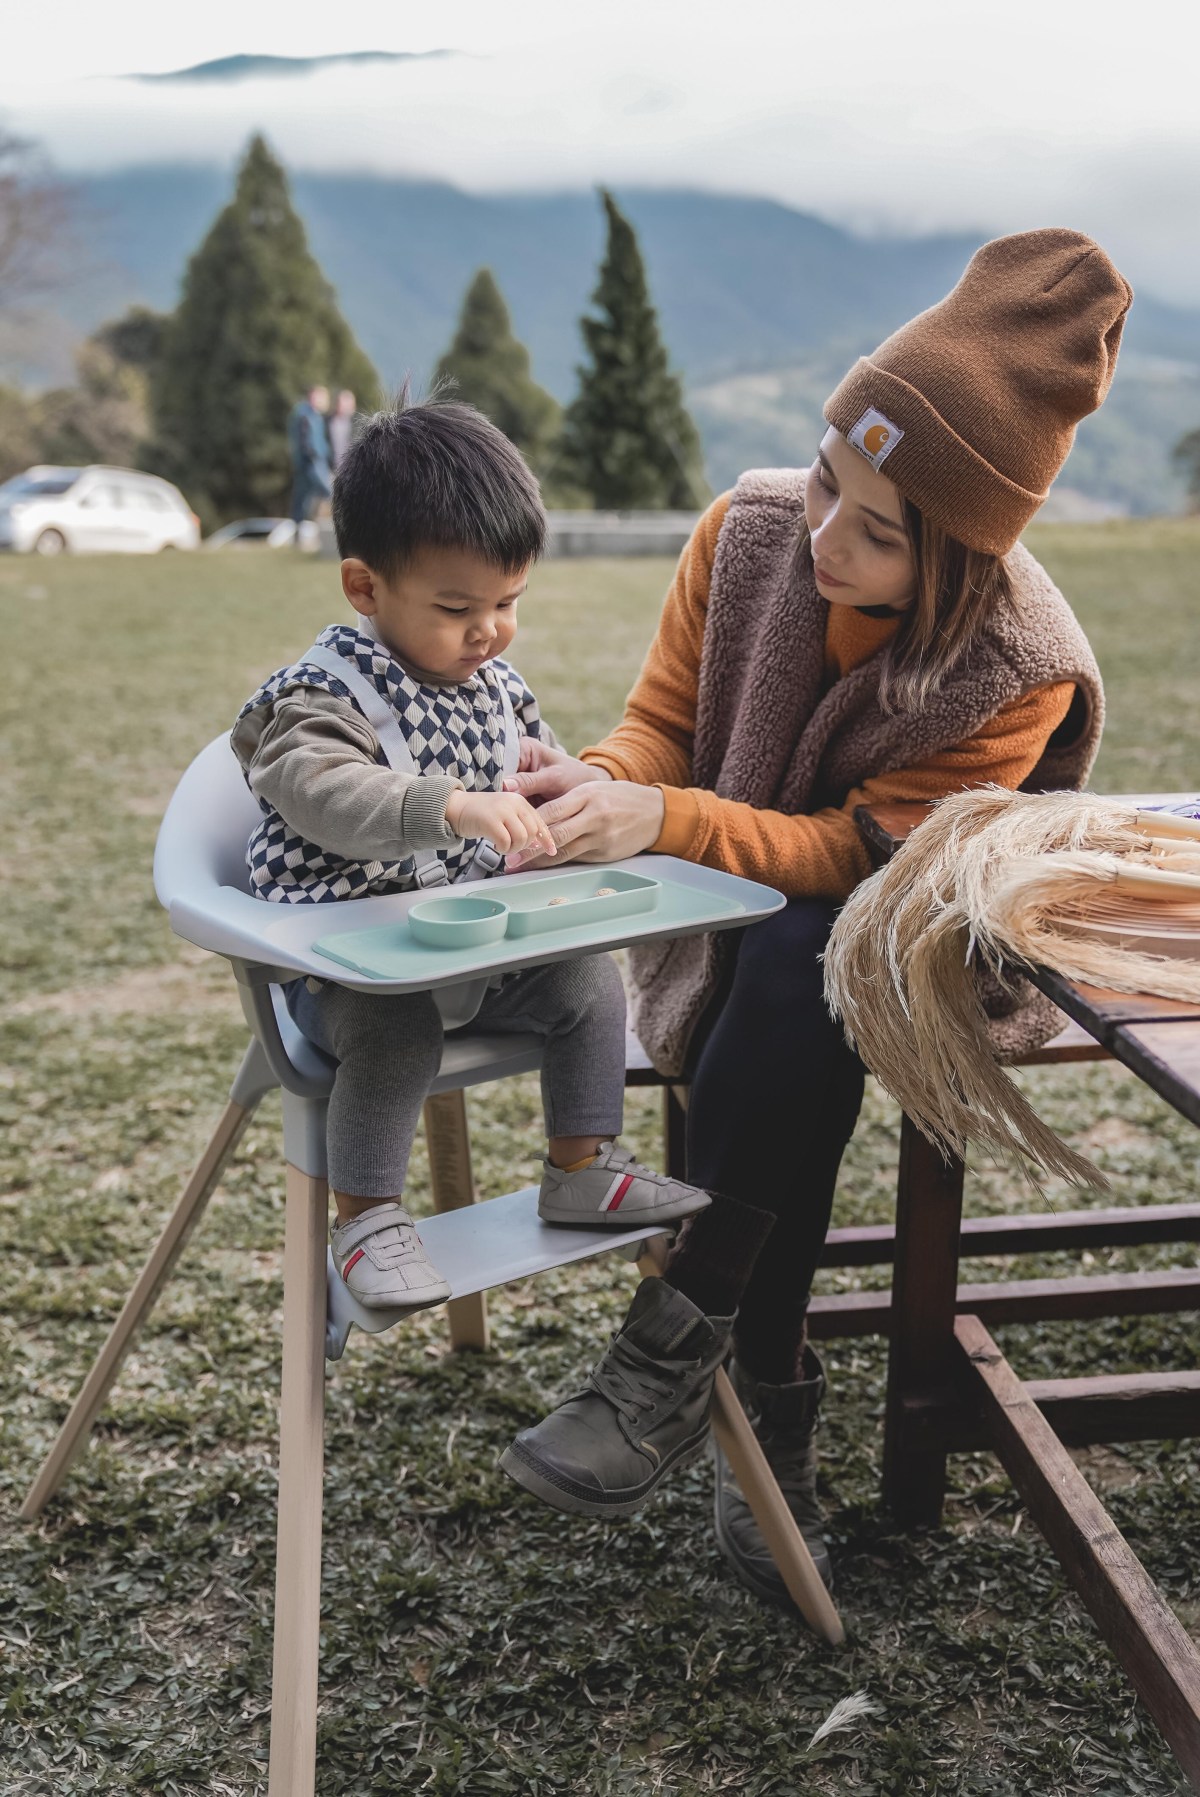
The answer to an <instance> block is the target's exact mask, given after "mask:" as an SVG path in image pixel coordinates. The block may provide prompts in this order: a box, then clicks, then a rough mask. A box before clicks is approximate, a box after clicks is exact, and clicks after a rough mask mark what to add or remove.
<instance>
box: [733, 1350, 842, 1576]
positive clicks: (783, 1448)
mask: <svg viewBox="0 0 1200 1797" xmlns="http://www.w3.org/2000/svg"><path fill="white" fill-rule="evenodd" d="M803 1371H804V1372H805V1374H806V1375H807V1377H806V1378H805V1379H803V1380H800V1381H798V1382H797V1383H796V1384H795V1385H762V1384H759V1383H758V1381H756V1380H754V1379H752V1378H751V1377H750V1375H749V1374H748V1373H747V1372H745V1371H744V1370H743V1369H742V1368H741V1367H740V1366H739V1365H738V1364H737V1362H736V1361H734V1362H733V1363H732V1365H731V1366H730V1368H729V1377H730V1379H731V1380H732V1382H733V1388H734V1390H735V1391H736V1393H737V1395H738V1399H739V1401H740V1403H741V1406H742V1409H743V1410H744V1411H745V1412H746V1415H747V1416H748V1417H749V1418H750V1422H751V1424H752V1426H753V1428H754V1433H755V1435H757V1437H758V1439H759V1441H760V1443H761V1444H762V1450H763V1453H764V1454H765V1455H766V1457H767V1462H768V1464H769V1466H770V1468H771V1470H772V1472H773V1473H774V1474H775V1477H776V1479H777V1480H778V1482H779V1489H780V1490H781V1491H782V1493H783V1495H784V1498H785V1499H786V1501H787V1506H788V1509H789V1510H790V1511H791V1513H792V1515H793V1516H794V1517H795V1518H796V1521H797V1523H798V1524H799V1526H800V1533H801V1534H802V1535H803V1536H804V1540H805V1543H806V1545H807V1547H808V1551H809V1553H810V1554H811V1555H812V1557H813V1561H814V1564H815V1565H816V1568H817V1571H818V1572H819V1573H820V1575H821V1577H822V1578H823V1579H824V1581H825V1583H826V1585H828V1586H829V1587H830V1589H832V1588H833V1567H832V1564H831V1562H830V1559H829V1549H828V1548H827V1547H826V1545H825V1537H824V1533H823V1519H822V1516H821V1506H820V1504H819V1503H818V1502H817V1446H816V1440H815V1437H816V1433H817V1428H818V1421H819V1412H820V1407H821V1400H822V1398H823V1397H824V1396H825V1369H824V1367H823V1366H822V1365H821V1362H820V1360H819V1359H818V1357H817V1355H816V1354H814V1352H813V1350H812V1349H811V1348H809V1347H806V1348H805V1350H804V1364H803ZM713 1448H714V1451H715V1454H716V1461H717V1489H716V1499H715V1503H714V1520H715V1522H716V1528H717V1541H718V1543H719V1545H720V1548H721V1552H722V1553H723V1554H724V1556H725V1558H726V1559H727V1560H728V1562H729V1564H730V1565H731V1566H732V1567H733V1570H734V1571H735V1572H736V1573H737V1575H738V1577H739V1579H741V1581H742V1583H743V1585H748V1586H749V1587H750V1590H751V1591H753V1592H754V1593H755V1595H756V1596H758V1597H762V1598H765V1599H766V1600H767V1602H768V1603H776V1604H782V1605H784V1606H785V1607H787V1608H791V1607H792V1599H791V1597H790V1596H789V1594H788V1589H787V1586H786V1585H785V1584H784V1582H783V1580H782V1579H781V1578H780V1576H779V1573H778V1571H777V1570H776V1567H775V1562H774V1560H772V1558H771V1554H770V1550H769V1548H768V1547H767V1544H766V1542H765V1541H764V1539H763V1537H762V1535H761V1533H760V1531H759V1527H758V1524H757V1523H756V1522H755V1520H754V1517H753V1516H752V1514H751V1512H750V1506H749V1504H748V1503H747V1502H746V1500H745V1498H744V1497H743V1496H742V1492H741V1487H740V1486H739V1485H738V1482H737V1480H736V1479H735V1478H734V1476H733V1471H732V1469H731V1467H730V1465H729V1462H728V1461H727V1460H726V1459H725V1456H724V1455H723V1454H722V1452H721V1450H720V1448H718V1447H717V1446H716V1443H715V1442H714V1443H713Z"/></svg>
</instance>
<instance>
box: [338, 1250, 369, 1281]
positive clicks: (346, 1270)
mask: <svg viewBox="0 0 1200 1797" xmlns="http://www.w3.org/2000/svg"><path fill="white" fill-rule="evenodd" d="M365 1253H366V1249H365V1248H356V1249H355V1250H354V1253H353V1254H352V1255H351V1256H350V1258H349V1260H348V1261H347V1262H346V1264H345V1266H344V1267H343V1268H342V1278H343V1279H349V1277H350V1269H351V1268H352V1267H356V1266H357V1265H358V1263H359V1261H360V1260H361V1259H362V1257H363V1255H364V1254H365Z"/></svg>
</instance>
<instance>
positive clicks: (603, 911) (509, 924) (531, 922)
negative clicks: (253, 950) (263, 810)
mask: <svg viewBox="0 0 1200 1797" xmlns="http://www.w3.org/2000/svg"><path fill="white" fill-rule="evenodd" d="M437 891H438V896H437V897H436V898H431V897H430V896H429V895H425V896H424V898H423V901H422V902H421V903H419V904H417V905H415V906H413V907H411V909H412V910H413V911H414V912H415V913H416V915H417V917H419V916H420V915H421V913H422V912H427V911H432V910H435V909H436V913H437V917H438V922H439V927H440V928H441V930H442V932H443V936H444V937H445V936H449V937H450V938H451V939H450V940H441V941H432V942H430V941H426V940H425V939H424V938H423V937H422V936H421V935H420V933H419V932H418V931H417V929H416V917H403V918H400V919H399V920H398V921H397V922H396V923H389V924H384V925H382V926H381V927H379V928H376V929H373V930H339V931H337V932H336V933H335V934H333V935H331V936H322V937H321V938H320V940H319V941H317V942H314V943H313V949H314V952H315V953H316V954H318V955H328V957H329V959H330V960H331V961H339V962H340V963H341V965H342V966H343V967H352V968H353V969H354V970H355V972H357V973H365V974H369V975H370V976H371V977H372V978H373V979H381V980H402V979H407V978H408V977H410V975H411V973H412V971H413V969H414V968H415V969H417V970H418V971H419V970H421V969H423V968H424V967H426V966H428V965H432V964H433V963H431V962H430V961H429V959H428V957H429V956H431V955H432V956H433V957H434V961H435V962H436V963H437V964H438V965H439V966H440V965H441V964H442V963H446V964H447V965H450V964H451V963H452V964H453V965H454V966H455V967H464V966H466V965H467V964H468V960H469V961H470V964H471V965H472V966H473V967H474V968H476V969H478V967H479V955H480V953H481V952H490V953H491V955H492V956H493V957H494V958H495V959H496V960H497V962H498V963H501V964H507V962H508V961H509V960H511V957H512V944H513V942H514V941H516V942H518V943H519V942H520V941H521V940H522V939H523V938H527V937H532V936H542V937H546V938H547V939H551V938H553V939H554V940H556V941H557V940H564V941H565V940H569V941H570V942H571V943H573V944H587V945H589V946H590V945H591V944H592V941H593V938H594V936H595V932H596V931H597V930H599V931H600V939H602V940H605V941H607V940H608V938H609V937H610V936H611V934H612V930H611V925H612V924H613V923H614V922H615V921H617V920H619V919H622V918H632V917H638V916H641V915H643V914H644V913H646V912H650V911H654V912H657V911H658V910H659V908H660V906H662V905H663V903H664V889H663V883H662V881H661V880H654V879H651V878H649V877H648V876H647V875H646V874H638V873H631V872H629V871H627V870H626V869H624V868H615V867H604V868H579V869H578V870H576V871H575V872H573V873H569V874H553V875H551V876H550V877H549V878H548V879H545V880H539V881H537V882H536V883H535V884H526V885H523V886H517V885H516V884H515V882H513V881H511V880H486V881H478V882H475V881H473V882H472V883H471V884H470V885H469V886H459V887H452V888H450V889H449V890H447V889H446V888H445V887H441V888H438V889H437ZM481 898H484V899H486V900H487V901H489V902H490V904H491V905H492V906H493V907H494V908H495V909H496V910H498V911H502V913H503V914H502V915H501V916H498V917H497V918H496V919H495V920H494V921H495V935H496V939H495V940H494V941H491V942H485V943H483V944H477V943H475V942H474V941H470V942H469V943H467V944H465V945H463V944H460V943H458V942H456V941H454V940H453V939H452V938H453V935H454V912H455V910H456V909H458V910H461V911H462V913H463V916H464V918H465V919H469V918H470V915H471V912H472V911H473V910H477V909H478V901H479V900H480V899H481ZM672 898H673V900H674V903H673V905H671V906H670V909H671V912H672V915H679V914H681V911H682V913H688V912H689V911H691V910H694V908H695V900H694V899H692V900H691V901H690V902H689V898H688V895H687V894H686V893H685V892H683V889H682V888H675V889H674V891H673V894H672ZM668 902H669V901H668ZM708 902H709V903H710V904H711V903H712V902H713V901H712V897H711V895H710V898H709V900H708ZM723 902H724V903H725V904H729V905H732V904H734V903H735V901H734V900H732V899H728V900H725V901H723ZM447 925H449V930H447ZM505 938H507V940H506V939H505Z"/></svg>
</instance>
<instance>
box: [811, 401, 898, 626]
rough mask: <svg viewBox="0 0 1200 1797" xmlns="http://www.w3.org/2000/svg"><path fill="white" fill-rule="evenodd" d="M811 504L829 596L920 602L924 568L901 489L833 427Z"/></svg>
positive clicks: (821, 582)
mask: <svg viewBox="0 0 1200 1797" xmlns="http://www.w3.org/2000/svg"><path fill="white" fill-rule="evenodd" d="M804 511H805V515H806V516H807V519H808V532H809V537H810V538H811V541H812V558H813V569H814V572H815V573H816V577H817V591H818V592H819V593H820V595H821V597H822V599H827V600H828V601H829V603H830V605H857V606H867V605H888V606H891V607H892V609H893V610H894V611H903V610H905V608H906V607H907V606H909V605H911V604H912V601H913V597H914V594H915V591H916V569H915V568H914V566H913V557H912V549H911V547H910V546H909V541H908V533H907V531H906V530H905V528H904V514H903V511H902V508H901V501H900V494H899V491H898V490H897V489H896V488H895V487H894V486H893V485H892V483H891V481H890V480H888V478H887V477H886V475H883V474H880V473H879V472H878V470H877V469H875V468H872V467H871V465H870V463H869V462H867V461H865V460H864V459H863V457H862V456H860V455H859V453H858V451H857V450H856V449H853V448H852V447H851V446H850V444H849V443H847V441H846V439H845V437H843V436H842V435H841V434H840V433H839V432H838V431H835V430H833V429H832V428H831V429H829V430H827V431H826V432H825V435H824V436H823V437H822V439H821V447H820V449H819V450H818V451H817V459H816V461H815V462H814V463H813V465H812V467H811V468H810V469H809V471H808V480H807V482H806V483H805V488H804Z"/></svg>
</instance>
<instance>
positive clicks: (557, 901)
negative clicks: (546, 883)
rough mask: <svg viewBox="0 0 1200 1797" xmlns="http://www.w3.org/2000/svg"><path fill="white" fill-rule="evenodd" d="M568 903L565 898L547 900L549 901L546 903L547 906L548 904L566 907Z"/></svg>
mask: <svg viewBox="0 0 1200 1797" xmlns="http://www.w3.org/2000/svg"><path fill="white" fill-rule="evenodd" d="M566 902H567V901H566V899H565V898H552V899H547V900H546V903H547V904H548V905H565V904H566Z"/></svg>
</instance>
